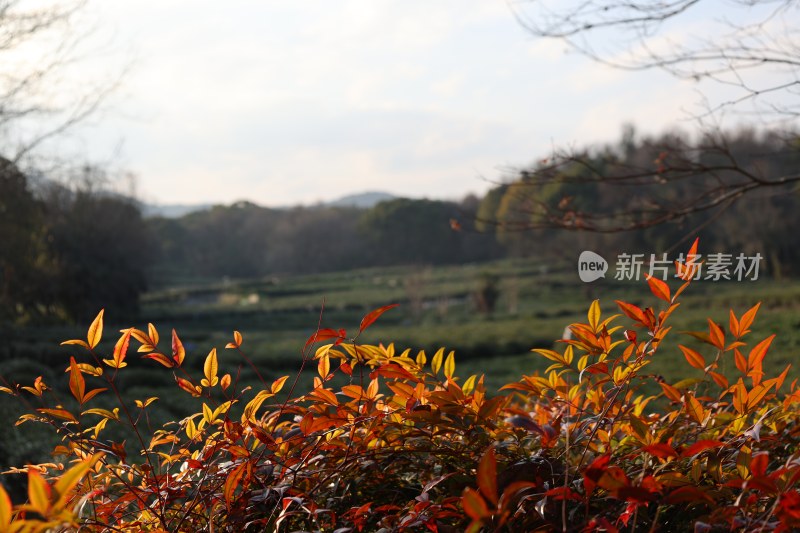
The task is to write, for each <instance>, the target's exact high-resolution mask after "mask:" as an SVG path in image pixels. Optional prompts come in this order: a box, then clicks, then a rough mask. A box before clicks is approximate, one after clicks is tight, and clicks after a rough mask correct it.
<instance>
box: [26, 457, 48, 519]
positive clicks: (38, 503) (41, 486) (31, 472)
mask: <svg viewBox="0 0 800 533" xmlns="http://www.w3.org/2000/svg"><path fill="white" fill-rule="evenodd" d="M28 499H29V500H30V502H31V506H32V507H33V508H34V509H35V510H36V512H37V513H39V514H40V515H42V516H47V515H48V511H49V509H50V485H48V484H47V481H45V480H44V478H43V477H42V476H41V475H40V474H39V472H37V471H36V470H35V469H33V468H29V469H28Z"/></svg>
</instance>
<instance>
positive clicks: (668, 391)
mask: <svg viewBox="0 0 800 533" xmlns="http://www.w3.org/2000/svg"><path fill="white" fill-rule="evenodd" d="M659 385H661V389H662V390H663V391H664V396H666V397H667V398H669V399H670V400H672V401H673V402H679V401H681V399H682V397H683V394H681V391H679V390H678V389H676V388H675V387H673V386H672V385H670V384H669V383H659Z"/></svg>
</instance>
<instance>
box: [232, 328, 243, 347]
mask: <svg viewBox="0 0 800 533" xmlns="http://www.w3.org/2000/svg"><path fill="white" fill-rule="evenodd" d="M233 341H234V342H235V343H236V346H237V347H239V346H241V345H242V334H241V333H239V332H238V331H234V332H233Z"/></svg>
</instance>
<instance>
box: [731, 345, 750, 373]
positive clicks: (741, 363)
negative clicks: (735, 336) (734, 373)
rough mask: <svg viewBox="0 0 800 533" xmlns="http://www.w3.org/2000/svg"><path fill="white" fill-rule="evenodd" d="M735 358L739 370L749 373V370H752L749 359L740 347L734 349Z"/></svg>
mask: <svg viewBox="0 0 800 533" xmlns="http://www.w3.org/2000/svg"><path fill="white" fill-rule="evenodd" d="M733 358H734V361H735V362H736V368H737V369H738V370H739V372H741V373H742V374H747V371H748V370H750V368H749V367H748V366H747V359H745V358H744V356H743V355H742V352H740V351H739V350H738V349H736V350H733Z"/></svg>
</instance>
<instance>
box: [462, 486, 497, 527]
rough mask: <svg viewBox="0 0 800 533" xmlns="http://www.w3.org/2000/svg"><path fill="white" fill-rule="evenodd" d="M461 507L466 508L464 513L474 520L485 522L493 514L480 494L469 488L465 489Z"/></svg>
mask: <svg viewBox="0 0 800 533" xmlns="http://www.w3.org/2000/svg"><path fill="white" fill-rule="evenodd" d="M461 505H462V507H464V512H465V513H467V516H469V517H470V518H472V519H473V520H483V519H484V518H486V517H487V516H490V515H491V514H492V512H491V511H489V507H487V506H486V502H484V501H483V498H481V495H480V493H479V492H478V491H477V490H475V489H471V488H469V487H467V488H466V489H464V495H463V496H462V497H461Z"/></svg>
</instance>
